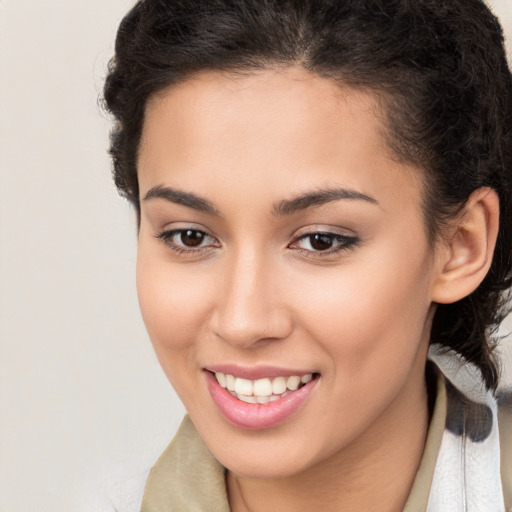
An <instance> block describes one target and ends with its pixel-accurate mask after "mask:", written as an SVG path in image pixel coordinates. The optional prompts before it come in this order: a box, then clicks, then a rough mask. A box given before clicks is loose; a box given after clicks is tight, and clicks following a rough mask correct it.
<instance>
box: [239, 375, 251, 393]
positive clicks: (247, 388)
mask: <svg viewBox="0 0 512 512" xmlns="http://www.w3.org/2000/svg"><path fill="white" fill-rule="evenodd" d="M235 393H236V394H237V395H246V396H249V395H252V380H247V379H241V378H240V377H237V378H236V380H235Z"/></svg>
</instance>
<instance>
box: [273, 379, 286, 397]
mask: <svg viewBox="0 0 512 512" xmlns="http://www.w3.org/2000/svg"><path fill="white" fill-rule="evenodd" d="M285 391H286V380H285V378H284V377H276V378H275V379H274V380H273V381H272V394H274V395H280V394H282V393H284V392H285Z"/></svg>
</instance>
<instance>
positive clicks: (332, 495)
mask: <svg viewBox="0 0 512 512" xmlns="http://www.w3.org/2000/svg"><path fill="white" fill-rule="evenodd" d="M414 374H415V375H419V377H417V378H414V377H411V378H412V379H414V380H416V382H414V381H413V382H409V383H408V385H406V386H404V388H403V390H402V391H401V393H400V394H399V395H398V396H397V397H396V398H395V400H394V401H393V403H392V404H390V406H389V407H388V408H387V409H386V410H385V411H384V412H383V413H382V414H381V416H380V417H379V418H378V419H377V420H376V421H375V422H374V423H373V424H372V425H371V427H369V428H368V429H367V430H366V431H365V432H364V433H363V434H361V435H360V436H359V437H358V438H357V439H355V440H354V441H353V442H352V443H350V445H348V446H346V447H344V448H342V449H341V450H339V451H338V452H336V453H335V454H334V455H333V456H332V457H330V458H329V459H327V460H324V461H322V462H321V463H319V464H317V465H315V466H313V467H311V468H308V469H307V470H306V471H304V472H302V473H299V474H296V475H293V476H290V477H285V478H280V479H275V480H264V479H247V478H241V477H238V476H236V475H233V474H232V473H228V476H227V488H228V494H229V501H230V505H231V510H232V511H233V512H270V511H275V510H279V511H281V512H288V511H289V512H296V511H297V510H301V511H303V512H309V511H311V512H313V511H315V512H316V511H318V510H322V511H324V512H330V511H339V510H343V511H344V512H363V511H368V510H379V511H380V512H399V511H401V510H402V509H403V506H404V505H405V502H406V501H407V497H408V495H409V491H410V489H411V487H412V484H413V481H414V477H415V475H416V472H417V470H418V467H419V464H420V461H421V457H422V454H423V449H424V446H425V440H426V436H427V430H428V423H429V411H428V398H427V388H426V382H425V378H424V376H423V374H422V373H421V372H413V375H414Z"/></svg>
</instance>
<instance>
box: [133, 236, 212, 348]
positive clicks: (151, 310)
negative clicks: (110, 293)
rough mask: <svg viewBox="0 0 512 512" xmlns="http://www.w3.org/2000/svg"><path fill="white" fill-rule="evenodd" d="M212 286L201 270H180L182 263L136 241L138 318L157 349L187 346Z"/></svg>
mask: <svg viewBox="0 0 512 512" xmlns="http://www.w3.org/2000/svg"><path fill="white" fill-rule="evenodd" d="M213 289H214V285H213V283H212V282H211V279H210V280H207V279H204V276H203V275H202V273H201V272H184V271H183V266H182V265H181V266H180V265H176V264H173V263H172V262H171V261H169V260H168V259H166V258H162V257H161V256H155V255H152V254H151V253H150V251H149V250H146V247H145V243H144V242H139V249H138V255H137V294H138V298H139V304H140V309H141V312H142V317H143V319H144V323H145V325H146V328H147V331H148V333H149V336H150V338H151V341H152V343H153V345H154V347H155V350H156V351H157V354H158V353H159V351H162V350H166V351H174V350H176V351H178V350H183V349H187V348H188V347H189V346H190V345H191V344H192V343H193V341H194V339H195V338H196V337H197V330H198V328H199V326H202V325H204V322H203V320H204V318H205V316H207V315H208V312H209V310H210V307H211V300H212V297H213V295H214V294H213Z"/></svg>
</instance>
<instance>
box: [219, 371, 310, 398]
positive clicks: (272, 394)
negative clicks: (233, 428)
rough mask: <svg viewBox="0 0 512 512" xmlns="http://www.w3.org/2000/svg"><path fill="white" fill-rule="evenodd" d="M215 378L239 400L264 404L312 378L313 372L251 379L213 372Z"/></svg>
mask: <svg viewBox="0 0 512 512" xmlns="http://www.w3.org/2000/svg"><path fill="white" fill-rule="evenodd" d="M215 378H216V379H217V382H218V383H219V385H220V386H221V387H223V388H226V389H227V390H228V391H230V392H231V394H232V395H233V396H236V397H237V398H238V399H239V400H242V401H244V402H248V403H253V404H255V403H258V404H266V403H268V402H275V401H276V400H279V399H280V398H282V395H283V394H284V393H286V392H287V391H288V390H289V391H296V390H297V389H299V387H300V386H301V384H307V383H308V382H310V381H311V380H312V379H313V374H312V373H308V374H306V375H303V376H302V377H299V376H298V375H292V376H290V377H275V378H274V379H270V378H264V379H257V380H254V381H252V380H249V379H242V378H241V377H234V376H233V375H229V374H228V373H222V372H215Z"/></svg>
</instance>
